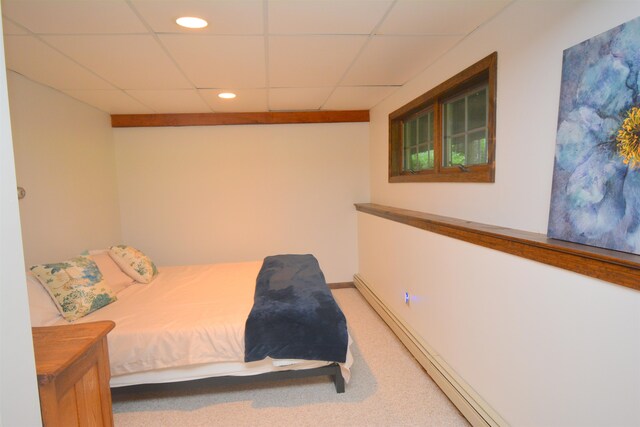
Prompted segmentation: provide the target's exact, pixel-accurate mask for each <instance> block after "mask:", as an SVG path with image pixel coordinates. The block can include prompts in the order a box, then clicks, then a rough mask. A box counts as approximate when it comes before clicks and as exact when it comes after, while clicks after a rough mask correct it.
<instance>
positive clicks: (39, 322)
mask: <svg viewBox="0 0 640 427" xmlns="http://www.w3.org/2000/svg"><path fill="white" fill-rule="evenodd" d="M27 293H28V294H29V315H30V317H31V326H49V325H52V324H54V323H56V322H57V321H58V320H60V319H61V318H62V315H60V312H59V311H58V307H56V304H55V303H54V302H53V300H52V299H51V296H50V295H49V293H48V292H47V291H46V290H45V289H44V287H43V286H42V285H41V284H40V281H38V279H37V278H36V277H35V276H34V275H33V274H31V272H30V271H27Z"/></svg>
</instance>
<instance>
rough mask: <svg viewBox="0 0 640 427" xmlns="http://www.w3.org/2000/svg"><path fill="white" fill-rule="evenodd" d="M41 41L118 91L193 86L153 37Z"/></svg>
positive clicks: (47, 39) (59, 37) (97, 37)
mask: <svg viewBox="0 0 640 427" xmlns="http://www.w3.org/2000/svg"><path fill="white" fill-rule="evenodd" d="M44 40H45V41H46V42H47V43H50V44H51V45H53V46H54V47H56V48H57V49H59V50H60V51H62V52H63V53H65V54H66V55H68V56H69V57H71V58H73V59H74V60H75V61H77V62H78V63H80V64H82V65H84V66H85V67H87V68H89V69H91V70H93V71H94V72H95V73H96V74H98V75H99V76H101V77H103V78H105V79H106V80H107V81H109V82H111V83H112V84H113V85H115V86H117V87H118V88H120V89H184V88H191V87H192V86H191V84H190V83H189V81H188V80H187V79H185V78H184V77H183V75H182V74H181V73H180V71H179V70H178V69H177V68H176V66H175V65H174V64H173V62H171V60H170V59H169V57H168V55H167V54H166V53H165V52H164V51H163V50H162V48H161V47H160V46H159V45H158V43H157V42H156V41H155V40H154V39H153V37H152V36H148V35H108V36H107V35H92V36H46V37H44Z"/></svg>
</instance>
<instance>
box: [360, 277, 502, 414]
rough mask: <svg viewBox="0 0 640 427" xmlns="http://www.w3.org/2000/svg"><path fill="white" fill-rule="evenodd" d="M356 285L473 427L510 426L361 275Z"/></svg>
mask: <svg viewBox="0 0 640 427" xmlns="http://www.w3.org/2000/svg"><path fill="white" fill-rule="evenodd" d="M353 279H354V280H353V282H354V284H355V285H356V288H358V290H359V291H360V293H361V294H362V295H363V296H364V297H365V299H366V300H367V301H368V302H369V304H371V306H372V307H373V309H374V310H375V311H376V312H377V313H378V314H379V315H380V317H382V319H383V320H384V321H385V322H386V323H387V325H389V327H390V328H391V330H392V331H393V332H394V333H395V334H396V335H397V336H398V338H400V341H402V343H403V344H404V345H405V346H406V347H407V349H408V350H409V351H410V352H411V354H413V356H414V357H415V358H416V359H417V360H418V362H419V363H420V364H421V365H422V367H423V368H424V369H425V370H426V371H427V373H428V374H429V376H430V377H431V378H432V379H433V381H435V383H436V384H437V385H438V387H440V389H442V391H443V392H444V393H445V394H446V395H447V397H448V398H449V399H450V400H451V402H452V403H453V404H454V405H455V406H456V407H457V408H458V410H459V411H460V412H462V415H464V417H465V418H466V419H467V420H468V421H469V422H470V423H471V425H473V426H474V427H479V426H483V427H485V426H492V427H494V426H496V427H500V426H507V425H508V424H507V423H506V421H504V420H503V419H502V418H501V417H500V416H499V415H498V414H497V413H496V412H495V411H494V410H493V409H492V408H491V407H490V406H489V405H488V404H487V403H486V402H485V401H484V400H482V398H481V397H480V396H479V395H478V394H477V393H476V392H475V391H473V389H472V388H471V387H470V386H469V385H468V384H466V383H465V382H464V381H463V380H462V379H461V378H460V377H459V376H458V375H457V374H456V373H455V372H454V371H453V369H451V368H450V367H449V366H448V365H447V364H446V363H445V362H444V360H442V358H441V357H439V356H438V355H437V354H436V353H435V352H434V351H433V350H431V349H430V348H429V346H428V345H427V344H426V343H425V342H424V340H422V339H421V338H420V337H419V336H418V334H416V333H415V332H414V331H413V329H412V328H411V327H410V326H409V325H407V324H406V323H405V322H403V321H402V320H401V319H400V318H399V317H398V316H396V315H395V314H394V313H393V312H392V311H391V310H390V309H389V308H388V307H387V306H386V305H385V304H384V303H383V302H382V301H381V300H380V299H379V298H378V296H377V295H376V294H375V292H374V291H373V290H372V289H371V288H370V287H369V286H368V285H367V284H366V283H365V281H364V280H363V279H362V278H361V277H360V276H358V275H357V274H356V275H355V276H353Z"/></svg>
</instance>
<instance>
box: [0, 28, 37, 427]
mask: <svg viewBox="0 0 640 427" xmlns="http://www.w3.org/2000/svg"><path fill="white" fill-rule="evenodd" d="M24 283H25V274H24V259H23V253H22V240H21V238H20V215H19V211H18V198H17V196H16V177H15V169H14V158H13V146H12V141H11V122H10V119H9V104H8V95H7V78H6V73H5V63H4V45H3V43H2V24H1V23H0V425H2V426H7V427H9V426H37V425H40V424H41V420H40V402H39V400H38V389H37V381H36V371H35V362H34V358H33V342H32V341H31V329H30V327H31V325H30V322H29V311H28V309H27V289H26V287H25V286H24Z"/></svg>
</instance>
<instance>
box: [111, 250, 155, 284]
mask: <svg viewBox="0 0 640 427" xmlns="http://www.w3.org/2000/svg"><path fill="white" fill-rule="evenodd" d="M109 255H110V256H111V258H113V260H114V261H115V262H116V264H118V265H119V266H120V268H121V269H122V271H124V272H125V273H127V274H128V275H129V276H131V277H132V278H133V279H135V280H136V281H137V282H141V283H149V282H151V281H152V280H153V279H154V278H155V277H156V276H157V275H158V269H157V268H156V265H155V264H154V263H153V261H151V259H150V258H149V257H148V256H146V255H145V254H143V253H142V252H140V251H139V250H137V249H136V248H132V247H131V246H126V245H118V246H111V247H110V248H109Z"/></svg>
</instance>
